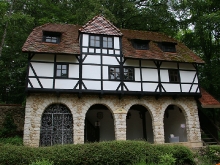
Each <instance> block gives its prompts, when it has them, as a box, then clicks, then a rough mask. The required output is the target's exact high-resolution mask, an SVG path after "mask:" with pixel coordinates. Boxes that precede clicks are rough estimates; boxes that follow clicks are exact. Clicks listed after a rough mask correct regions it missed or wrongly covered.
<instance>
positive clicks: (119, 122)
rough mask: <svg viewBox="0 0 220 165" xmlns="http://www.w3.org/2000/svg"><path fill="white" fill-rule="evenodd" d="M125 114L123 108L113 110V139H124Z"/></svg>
mask: <svg viewBox="0 0 220 165" xmlns="http://www.w3.org/2000/svg"><path fill="white" fill-rule="evenodd" d="M126 115H127V112H126V111H125V110H124V109H118V110H116V111H114V118H115V140H126Z"/></svg>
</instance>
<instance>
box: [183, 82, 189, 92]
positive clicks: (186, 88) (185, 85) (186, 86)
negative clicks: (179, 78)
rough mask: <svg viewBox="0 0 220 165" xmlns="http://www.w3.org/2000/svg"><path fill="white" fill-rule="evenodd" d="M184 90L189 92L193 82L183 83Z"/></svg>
mask: <svg viewBox="0 0 220 165" xmlns="http://www.w3.org/2000/svg"><path fill="white" fill-rule="evenodd" d="M181 87H182V92H189V90H190V87H191V84H182V85H181Z"/></svg>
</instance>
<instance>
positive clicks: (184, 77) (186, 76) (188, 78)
mask: <svg viewBox="0 0 220 165" xmlns="http://www.w3.org/2000/svg"><path fill="white" fill-rule="evenodd" d="M195 74H196V72H192V71H180V79H181V82H183V83H192V82H193V79H194V77H195ZM197 82H198V79H197V77H196V79H195V82H194V83H197Z"/></svg>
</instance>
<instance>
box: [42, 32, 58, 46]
mask: <svg viewBox="0 0 220 165" xmlns="http://www.w3.org/2000/svg"><path fill="white" fill-rule="evenodd" d="M60 38H61V33H59V32H49V31H44V32H43V42H48V43H54V44H58V43H60Z"/></svg>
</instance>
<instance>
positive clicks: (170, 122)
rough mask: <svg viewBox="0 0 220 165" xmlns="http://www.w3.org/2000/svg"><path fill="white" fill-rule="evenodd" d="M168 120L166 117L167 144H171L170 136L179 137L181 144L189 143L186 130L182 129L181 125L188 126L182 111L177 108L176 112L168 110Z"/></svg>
mask: <svg viewBox="0 0 220 165" xmlns="http://www.w3.org/2000/svg"><path fill="white" fill-rule="evenodd" d="M168 114H169V116H168V118H167V117H166V115H164V132H165V142H166V143H169V137H170V134H173V135H174V136H179V141H180V142H187V133H186V128H181V127H180V126H181V124H185V125H186V121H185V117H184V114H183V112H182V111H179V110H178V107H176V106H175V108H174V110H168Z"/></svg>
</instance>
